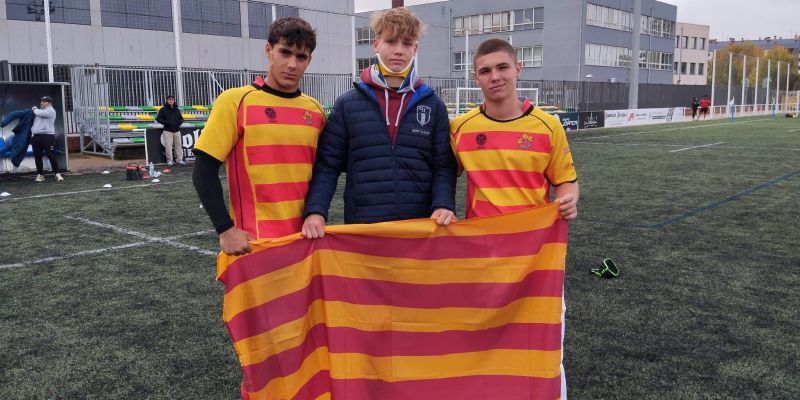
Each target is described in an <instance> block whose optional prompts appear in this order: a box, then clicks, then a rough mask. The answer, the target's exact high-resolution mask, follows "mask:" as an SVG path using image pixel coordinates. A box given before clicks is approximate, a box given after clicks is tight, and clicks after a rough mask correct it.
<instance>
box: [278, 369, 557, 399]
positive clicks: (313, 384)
mask: <svg viewBox="0 0 800 400" xmlns="http://www.w3.org/2000/svg"><path fill="white" fill-rule="evenodd" d="M325 393H330V394H331V398H333V399H347V400H376V399H380V400H405V399H413V400H445V399H470V400H501V399H502V400H555V399H557V398H559V397H560V396H561V376H557V377H555V378H532V377H526V376H505V375H478V376H464V377H457V378H443V379H426V380H414V381H400V382H387V381H382V380H377V379H332V378H331V376H330V373H329V372H328V371H320V372H318V373H317V374H316V375H314V376H313V377H312V378H311V379H309V380H308V382H306V384H305V385H304V386H303V387H302V388H301V389H300V391H298V392H297V394H296V395H295V396H294V397H293V398H292V399H293V400H313V399H316V398H317V397H319V396H321V395H323V394H325Z"/></svg>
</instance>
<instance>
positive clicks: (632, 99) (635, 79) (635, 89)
mask: <svg viewBox="0 0 800 400" xmlns="http://www.w3.org/2000/svg"><path fill="white" fill-rule="evenodd" d="M632 31H633V32H632V37H631V60H630V74H629V78H628V109H636V108H639V47H640V46H639V45H640V41H641V36H642V0H633V29H632ZM646 61H647V58H646V57H645V62H646Z"/></svg>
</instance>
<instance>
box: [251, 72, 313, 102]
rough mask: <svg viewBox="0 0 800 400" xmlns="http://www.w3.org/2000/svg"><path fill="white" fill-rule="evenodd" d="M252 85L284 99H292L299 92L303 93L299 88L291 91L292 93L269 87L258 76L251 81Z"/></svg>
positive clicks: (298, 94)
mask: <svg viewBox="0 0 800 400" xmlns="http://www.w3.org/2000/svg"><path fill="white" fill-rule="evenodd" d="M253 87H255V88H256V89H259V90H263V91H265V92H267V93H269V94H271V95H275V96H278V97H283V98H285V99H293V98H295V97H298V96H300V95H301V94H303V92H301V91H300V89H297V91H296V92H293V93H286V92H281V91H280V90H277V89H274V88H271V87H270V86H269V85H267V82H266V81H265V80H264V78H262V77H260V76H258V77H256V80H255V81H253Z"/></svg>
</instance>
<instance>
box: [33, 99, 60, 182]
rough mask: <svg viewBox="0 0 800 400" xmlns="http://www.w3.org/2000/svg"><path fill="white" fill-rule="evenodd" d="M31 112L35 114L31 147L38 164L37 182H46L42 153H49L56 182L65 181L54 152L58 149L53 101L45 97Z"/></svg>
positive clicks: (48, 156)
mask: <svg viewBox="0 0 800 400" xmlns="http://www.w3.org/2000/svg"><path fill="white" fill-rule="evenodd" d="M31 110H32V111H33V114H34V118H33V127H31V146H33V159H34V160H35V162H36V174H37V175H36V182H44V165H43V163H42V152H45V153H47V158H48V159H50V168H52V170H53V173H54V174H55V175H56V180H57V181H59V182H60V181H63V180H64V177H62V176H61V174H60V173H59V172H58V160H56V154H55V153H54V152H53V150H54V149H55V147H56V110H55V109H54V108H53V99H52V98H50V96H44V97H42V98H40V99H39V107H36V106H34V107H32V108H31Z"/></svg>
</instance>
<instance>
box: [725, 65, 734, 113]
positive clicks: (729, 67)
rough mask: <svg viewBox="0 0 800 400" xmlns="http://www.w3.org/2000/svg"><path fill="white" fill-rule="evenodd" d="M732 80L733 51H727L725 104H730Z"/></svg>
mask: <svg viewBox="0 0 800 400" xmlns="http://www.w3.org/2000/svg"><path fill="white" fill-rule="evenodd" d="M732 80H733V53H731V52H728V92H727V93H726V94H725V104H727V105H728V107H730V106H731V81H732Z"/></svg>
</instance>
